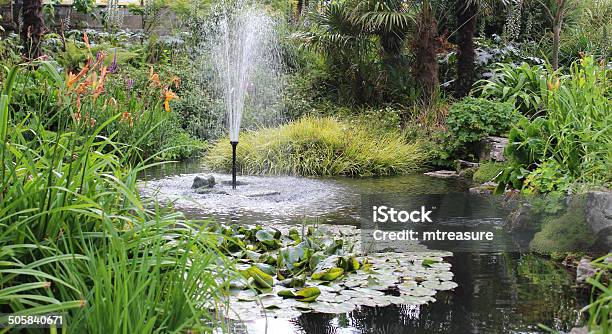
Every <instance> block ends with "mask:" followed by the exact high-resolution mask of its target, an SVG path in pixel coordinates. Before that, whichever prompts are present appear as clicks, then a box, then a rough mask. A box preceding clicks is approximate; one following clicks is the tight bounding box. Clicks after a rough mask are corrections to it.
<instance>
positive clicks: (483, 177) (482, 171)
mask: <svg viewBox="0 0 612 334" xmlns="http://www.w3.org/2000/svg"><path fill="white" fill-rule="evenodd" d="M507 165H508V164H507V163H504V162H493V161H487V162H484V163H481V164H480V166H479V167H478V169H477V170H476V172H474V175H473V176H472V179H473V180H474V181H476V182H478V183H484V182H488V181H492V180H493V179H494V178H495V177H496V176H497V175H499V173H501V172H503V170H504V169H505V168H506V167H507Z"/></svg>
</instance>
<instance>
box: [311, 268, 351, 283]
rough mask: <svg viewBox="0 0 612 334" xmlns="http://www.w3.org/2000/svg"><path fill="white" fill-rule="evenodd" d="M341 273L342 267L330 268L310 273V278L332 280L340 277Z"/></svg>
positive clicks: (342, 271)
mask: <svg viewBox="0 0 612 334" xmlns="http://www.w3.org/2000/svg"><path fill="white" fill-rule="evenodd" d="M342 273H344V269H342V268H330V269H327V270H323V271H319V272H316V273H314V274H312V279H316V280H321V281H333V280H335V279H336V278H338V277H340V275H342Z"/></svg>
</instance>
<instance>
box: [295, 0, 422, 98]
mask: <svg viewBox="0 0 612 334" xmlns="http://www.w3.org/2000/svg"><path fill="white" fill-rule="evenodd" d="M403 3H404V2H403V1H402V0H365V1H357V0H349V1H337V2H332V3H329V4H327V5H325V6H323V7H322V8H321V9H320V10H318V11H314V12H313V13H311V15H309V19H307V20H306V22H307V23H310V24H311V26H310V27H309V30H308V31H306V32H302V33H299V34H296V36H297V37H298V38H299V39H301V41H302V43H303V44H304V45H305V46H308V47H310V48H311V49H314V50H316V51H317V52H319V53H321V54H324V55H325V56H326V57H327V58H328V60H329V61H330V62H331V63H332V65H333V66H334V67H335V69H336V71H337V72H338V73H339V74H340V75H341V76H342V77H343V80H344V79H349V80H347V81H350V82H351V85H352V91H353V97H355V98H356V99H357V100H360V101H362V102H371V94H370V93H367V92H366V91H372V90H373V88H374V87H368V86H372V85H371V82H378V83H381V82H384V81H385V80H387V79H389V78H390V77H391V76H395V75H396V74H397V73H400V72H401V71H400V70H399V66H400V65H401V57H402V55H401V52H402V50H403V48H404V45H405V40H406V36H408V34H409V32H410V29H411V27H412V25H413V15H412V12H410V11H409V10H408V7H405V6H403ZM377 51H378V54H379V55H380V59H381V60H382V63H383V65H384V67H385V70H384V72H382V73H380V74H382V75H379V74H377V73H373V72H372V66H373V65H374V66H375V62H374V61H373V60H374V59H375V57H376V53H377ZM400 74H401V73H400ZM368 77H370V79H372V78H374V79H373V80H369V79H368Z"/></svg>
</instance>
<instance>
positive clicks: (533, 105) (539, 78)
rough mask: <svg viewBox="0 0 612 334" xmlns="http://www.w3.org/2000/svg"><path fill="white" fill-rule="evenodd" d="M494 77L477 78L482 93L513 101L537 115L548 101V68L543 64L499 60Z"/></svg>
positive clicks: (501, 99) (529, 112)
mask: <svg viewBox="0 0 612 334" xmlns="http://www.w3.org/2000/svg"><path fill="white" fill-rule="evenodd" d="M497 66H498V67H497V68H496V69H494V70H493V73H492V77H491V78H490V79H483V80H480V81H478V82H476V84H475V86H476V88H475V91H476V92H479V93H480V97H483V98H487V99H498V100H500V101H504V102H506V101H511V102H512V103H514V105H515V107H516V108H518V109H519V110H520V111H521V113H523V114H525V115H527V114H529V115H534V114H536V113H538V112H539V111H540V110H541V109H542V107H543V104H544V102H545V101H546V96H547V94H548V91H547V85H546V82H547V79H548V77H549V75H548V72H547V71H546V70H545V69H544V68H543V67H542V66H540V65H533V66H530V65H529V64H527V63H523V64H521V66H515V65H514V64H498V65H497Z"/></svg>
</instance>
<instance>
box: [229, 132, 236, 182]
mask: <svg viewBox="0 0 612 334" xmlns="http://www.w3.org/2000/svg"><path fill="white" fill-rule="evenodd" d="M230 144H232V189H236V146H238V142H237V141H230Z"/></svg>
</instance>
